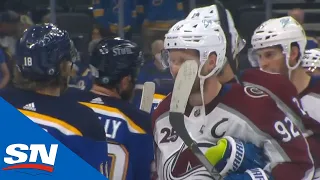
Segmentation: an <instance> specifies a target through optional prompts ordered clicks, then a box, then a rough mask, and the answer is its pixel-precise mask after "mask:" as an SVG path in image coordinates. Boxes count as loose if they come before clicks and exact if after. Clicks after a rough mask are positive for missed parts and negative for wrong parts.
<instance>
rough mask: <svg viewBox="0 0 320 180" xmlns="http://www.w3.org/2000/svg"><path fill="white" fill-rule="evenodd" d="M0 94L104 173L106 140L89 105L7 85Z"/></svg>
mask: <svg viewBox="0 0 320 180" xmlns="http://www.w3.org/2000/svg"><path fill="white" fill-rule="evenodd" d="M0 96H1V97H2V98H3V99H4V100H6V101H7V102H8V103H10V104H11V105H12V106H14V107H15V108H17V109H18V110H19V111H20V112H21V113H22V114H24V115H25V116H27V117H28V118H29V119H31V120H32V121H33V122H35V123H36V124H38V125H39V126H40V127H41V128H43V129H44V130H45V131H47V132H48V133H49V134H50V135H52V136H53V137H55V138H56V139H57V140H59V141H60V142H61V143H63V144H64V145H65V146H66V147H68V148H69V149H70V150H72V151H73V152H74V153H76V154H77V155H78V156H80V157H81V158H82V159H83V160H85V161H86V162H87V163H88V164H90V165H91V166H93V167H94V168H95V169H97V170H98V171H100V172H101V173H103V174H105V175H107V172H106V171H105V169H107V168H106V167H104V166H106V164H107V163H106V162H107V160H108V156H107V153H108V150H107V142H106V138H105V133H104V129H103V126H101V124H100V122H99V119H98V117H97V116H96V114H95V113H94V112H93V111H92V110H91V109H89V108H87V107H85V106H82V105H80V104H78V103H77V102H72V101H69V100H68V99H64V98H62V97H54V96H46V95H41V94H38V93H35V92H31V91H25V90H21V89H16V88H7V89H5V90H1V91H0Z"/></svg>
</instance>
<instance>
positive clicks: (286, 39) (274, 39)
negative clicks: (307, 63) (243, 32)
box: [251, 16, 307, 70]
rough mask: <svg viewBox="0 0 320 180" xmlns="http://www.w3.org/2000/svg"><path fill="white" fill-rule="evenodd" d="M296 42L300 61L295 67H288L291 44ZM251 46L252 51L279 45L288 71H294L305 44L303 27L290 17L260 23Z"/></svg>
mask: <svg viewBox="0 0 320 180" xmlns="http://www.w3.org/2000/svg"><path fill="white" fill-rule="evenodd" d="M294 42H296V43H297V44H298V45H299V49H300V59H299V60H298V63H297V64H296V65H295V66H292V67H291V66H290V64H289V57H290V51H291V44H292V43H294ZM251 44H252V47H253V49H254V50H258V49H261V48H266V47H271V46H275V45H280V46H281V47H282V48H283V53H284V54H285V56H286V65H287V67H288V68H289V70H293V69H296V68H297V67H298V66H299V64H300V62H301V59H302V56H303V54H304V50H305V47H306V44H307V39H306V35H305V32H304V30H303V27H302V26H301V25H300V24H299V23H298V22H297V21H296V20H295V19H293V18H292V17H290V16H285V17H281V18H275V19H270V20H268V21H266V22H264V23H262V24H261V25H260V26H259V27H258V28H257V29H256V30H255V31H254V33H253V36H252V39H251Z"/></svg>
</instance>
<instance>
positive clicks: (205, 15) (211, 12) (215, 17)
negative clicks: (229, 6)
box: [186, 5, 246, 58]
mask: <svg viewBox="0 0 320 180" xmlns="http://www.w3.org/2000/svg"><path fill="white" fill-rule="evenodd" d="M226 13H227V20H228V25H229V31H230V34H231V43H232V44H231V45H232V54H233V58H235V57H236V55H238V54H239V52H240V51H241V50H242V49H243V48H244V47H245V45H246V41H245V40H244V39H242V38H241V37H240V36H239V33H238V31H237V29H236V27H235V25H234V21H233V18H232V15H231V13H230V11H229V10H226ZM186 19H194V20H202V19H206V20H212V21H214V22H215V23H218V24H219V25H220V17H219V13H218V9H217V6H216V5H211V6H206V7H201V8H196V9H193V10H192V11H191V12H190V13H189V15H188V16H187V17H186Z"/></svg>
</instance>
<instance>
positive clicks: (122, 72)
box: [66, 38, 154, 180]
mask: <svg viewBox="0 0 320 180" xmlns="http://www.w3.org/2000/svg"><path fill="white" fill-rule="evenodd" d="M142 62H143V58H142V53H141V51H140V48H139V46H138V45H137V44H136V43H134V42H132V41H129V40H124V39H120V38H114V39H102V40H101V41H100V42H99V43H98V44H97V45H96V46H95V48H94V50H93V52H92V55H91V59H90V63H91V65H92V67H93V68H95V69H93V70H92V72H94V71H98V73H96V74H98V76H97V77H96V78H95V79H94V84H93V87H92V89H91V90H90V91H81V90H77V89H75V88H74V89H73V91H69V92H68V94H67V95H66V96H67V98H69V99H71V98H72V99H73V100H75V101H78V102H79V103H80V104H82V105H85V106H87V107H89V108H91V109H93V110H94V111H95V112H96V114H97V115H98V117H99V119H100V122H101V124H103V126H104V128H105V132H106V134H105V135H106V137H107V141H108V149H109V157H110V161H109V172H110V173H109V179H110V180H124V179H126V180H148V179H150V175H151V170H150V168H151V163H152V160H153V158H154V157H153V138H152V135H151V117H150V115H149V114H147V113H145V112H143V111H141V110H139V109H137V108H136V107H135V106H133V105H132V104H130V103H129V102H128V101H129V99H130V98H131V96H132V93H133V88H134V86H135V79H136V77H137V73H138V72H139V69H140V67H141V64H142ZM93 74H95V73H93ZM80 79H81V77H80ZM84 84H85V83H84Z"/></svg>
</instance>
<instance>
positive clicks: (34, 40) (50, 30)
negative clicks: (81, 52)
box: [16, 24, 77, 81]
mask: <svg viewBox="0 0 320 180" xmlns="http://www.w3.org/2000/svg"><path fill="white" fill-rule="evenodd" d="M76 59H77V50H76V49H75V47H74V45H73V43H72V41H71V39H70V37H69V34H68V32H67V31H64V30H61V29H59V28H57V27H56V26H55V25H53V24H44V25H34V26H31V27H30V28H28V29H27V30H25V31H24V33H23V36H22V37H21V38H20V40H19V42H18V45H17V60H16V64H17V67H18V69H19V71H20V72H21V74H22V76H23V77H24V78H27V79H30V80H34V81H47V80H51V79H54V78H56V77H58V76H59V75H60V73H61V72H60V71H61V70H60V64H61V63H62V62H63V61H75V60H76Z"/></svg>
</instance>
